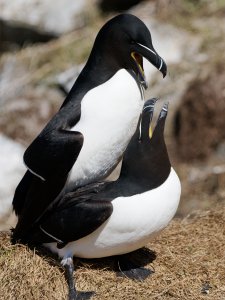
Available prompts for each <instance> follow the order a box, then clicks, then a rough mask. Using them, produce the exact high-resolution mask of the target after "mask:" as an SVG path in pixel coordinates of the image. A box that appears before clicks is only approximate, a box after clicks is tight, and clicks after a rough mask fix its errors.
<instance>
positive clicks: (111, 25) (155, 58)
mask: <svg viewBox="0 0 225 300" xmlns="http://www.w3.org/2000/svg"><path fill="white" fill-rule="evenodd" d="M93 55H94V56H96V57H95V59H97V62H99V63H100V62H101V61H104V64H105V66H103V67H105V68H107V66H110V67H114V68H115V69H121V68H125V69H127V70H129V71H131V72H132V73H133V74H134V75H135V77H136V79H137V80H138V82H139V83H140V84H142V85H143V86H144V88H145V89H146V88H147V83H146V80H145V72H144V68H143V57H145V58H146V59H147V60H148V61H149V62H150V63H152V64H153V66H155V67H156V68H157V69H158V70H159V71H160V72H161V73H162V74H163V77H165V76H166V73H167V66H166V63H165V62H164V60H163V59H162V58H161V57H160V56H159V55H158V53H157V52H156V50H155V49H154V47H153V44H152V38H151V34H150V32H149V30H148V28H147V27H146V25H145V24H144V23H143V22H142V21H141V20H140V19H139V18H137V17H136V16H133V15H131V14H121V15H118V16H116V17H114V18H112V19H111V20H109V21H108V22H107V23H106V24H105V25H104V26H103V27H102V28H101V30H100V31H99V33H98V35H97V37H96V40H95V43H94V46H93V50H92V54H91V57H93Z"/></svg>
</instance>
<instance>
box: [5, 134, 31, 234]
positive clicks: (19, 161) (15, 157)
mask: <svg viewBox="0 0 225 300" xmlns="http://www.w3.org/2000/svg"><path fill="white" fill-rule="evenodd" d="M23 153H24V147H23V146H21V145H20V144H18V143H16V142H14V141H13V140H11V139H9V138H7V137H6V136H4V135H0V230H2V229H7V228H8V227H9V225H12V223H11V222H12V221H13V218H11V213H12V205H11V204H12V199H13V195H14V191H15V188H16V186H17V185H18V183H19V181H20V179H21V178H22V176H23V174H24V173H25V170H26V168H25V166H24V164H23Z"/></svg>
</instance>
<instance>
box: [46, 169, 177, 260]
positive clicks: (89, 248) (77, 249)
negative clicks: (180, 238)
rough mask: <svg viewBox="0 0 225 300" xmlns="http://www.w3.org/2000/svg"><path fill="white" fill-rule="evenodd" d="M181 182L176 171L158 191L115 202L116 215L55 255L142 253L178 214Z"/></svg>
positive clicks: (98, 255) (83, 255)
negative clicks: (144, 247) (140, 251)
mask: <svg viewBox="0 0 225 300" xmlns="http://www.w3.org/2000/svg"><path fill="white" fill-rule="evenodd" d="M180 193H181V187H180V180H179V178H178V176H177V174H176V173H175V171H174V170H173V169H171V172H170V175H169V177H168V178H167V180H166V181H165V182H164V183H163V184H162V185H161V186H159V187H158V188H156V189H153V190H151V191H148V192H145V193H143V194H139V195H134V196H132V197H127V198H126V197H125V198H123V197H119V198H116V199H115V200H113V202H112V204H113V213H112V215H111V217H110V218H109V219H108V220H107V221H106V222H105V223H103V224H102V225H101V226H100V227H99V228H98V229H97V230H95V231H94V232H93V233H91V234H89V235H88V236H86V237H84V238H82V239H80V240H78V241H75V242H71V243H69V244H68V245H67V246H66V247H65V248H63V249H57V247H56V244H55V243H51V244H48V245H47V247H49V248H50V249H51V250H52V251H53V252H57V253H58V254H59V256H61V257H64V256H66V255H68V254H74V255H75V256H78V257H84V258H98V257H105V256H111V255H119V254H123V253H128V252H131V251H134V250H136V249H139V248H141V247H143V246H144V245H146V244H147V243H148V242H149V241H150V240H151V239H152V237H154V236H155V235H156V234H157V233H159V232H160V231H161V230H162V229H163V228H165V227H166V226H167V225H168V223H169V222H170V220H171V219H172V218H173V216H174V215H175V213H176V210H177V207H178V204H179V200H180Z"/></svg>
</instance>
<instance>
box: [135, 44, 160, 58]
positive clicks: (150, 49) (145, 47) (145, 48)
mask: <svg viewBox="0 0 225 300" xmlns="http://www.w3.org/2000/svg"><path fill="white" fill-rule="evenodd" d="M137 44H138V45H140V46H141V47H143V48H145V49H147V50H148V51H150V52H152V53H153V54H155V55H156V53H155V51H153V50H151V49H149V48H148V47H146V46H144V45H142V44H140V43H137Z"/></svg>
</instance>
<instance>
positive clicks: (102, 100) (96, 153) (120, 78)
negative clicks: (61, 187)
mask: <svg viewBox="0 0 225 300" xmlns="http://www.w3.org/2000/svg"><path fill="white" fill-rule="evenodd" d="M143 104H144V101H143V100H142V96H141V93H140V90H139V88H138V85H137V83H136V81H135V80H134V78H133V77H132V76H131V75H130V74H129V73H128V72H127V71H126V70H125V69H121V70H119V71H118V72H117V73H116V74H115V75H114V76H113V77H112V78H111V79H110V80H109V81H107V82H106V83H104V84H102V85H100V86H98V87H96V88H94V89H92V90H90V91H89V92H88V93H87V94H86V95H85V97H84V98H83V100H82V103H81V119H80V121H79V122H78V123H77V124H76V125H75V126H74V127H73V128H71V130H77V131H80V132H81V133H82V134H83V135H84V144H83V147H82V149H81V152H80V154H79V156H78V159H77V161H76V162H75V164H74V166H73V168H72V171H71V174H70V178H69V182H71V181H72V182H76V184H77V185H80V184H82V185H83V184H87V183H89V182H91V181H93V179H94V180H98V179H99V178H98V177H103V176H105V175H106V173H107V171H108V170H109V169H110V168H112V167H113V166H114V164H115V162H116V161H117V160H118V158H119V157H120V156H121V155H122V154H123V152H124V150H125V149H126V147H127V144H128V142H129V140H130V138H131V137H132V135H133V133H134V131H135V129H136V126H137V122H138V119H139V116H140V113H141V111H142V107H143Z"/></svg>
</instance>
